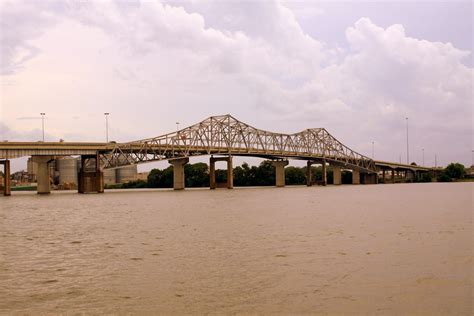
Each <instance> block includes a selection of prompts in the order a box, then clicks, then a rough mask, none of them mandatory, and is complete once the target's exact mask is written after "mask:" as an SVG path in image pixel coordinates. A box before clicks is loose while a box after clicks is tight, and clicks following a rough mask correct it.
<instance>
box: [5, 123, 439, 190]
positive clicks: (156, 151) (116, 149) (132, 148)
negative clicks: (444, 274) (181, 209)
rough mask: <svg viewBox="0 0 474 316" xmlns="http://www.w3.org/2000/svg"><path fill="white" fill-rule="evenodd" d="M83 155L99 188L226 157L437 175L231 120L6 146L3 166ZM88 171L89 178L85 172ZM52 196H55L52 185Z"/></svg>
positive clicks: (325, 138) (321, 139)
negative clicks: (157, 169) (109, 172)
mask: <svg viewBox="0 0 474 316" xmlns="http://www.w3.org/2000/svg"><path fill="white" fill-rule="evenodd" d="M77 155H80V156H81V157H82V159H81V164H82V165H83V166H86V165H87V160H88V159H93V160H95V167H94V168H95V172H96V174H95V175H86V176H90V177H92V178H93V177H95V178H94V180H91V181H98V182H100V181H102V182H103V180H101V179H100V177H101V176H100V169H109V168H120V167H123V166H127V165H132V164H140V163H146V162H152V161H159V160H169V161H170V162H171V163H173V165H174V166H175V167H176V168H179V164H178V161H179V160H186V162H187V161H188V159H189V158H190V157H196V156H204V155H223V156H227V157H229V159H230V158H231V157H232V156H253V157H261V158H266V159H271V160H273V161H274V162H275V164H277V162H278V161H280V162H281V161H286V160H287V159H300V160H306V161H307V163H308V166H310V165H311V164H312V163H320V164H322V166H323V168H325V166H326V164H329V165H332V166H333V167H334V168H338V174H340V169H341V168H342V169H350V170H353V172H356V173H357V177H358V174H359V173H361V174H366V175H368V176H371V177H372V176H374V175H376V173H377V172H378V171H380V170H381V171H383V173H384V177H385V171H386V170H392V179H393V171H394V170H397V171H402V172H405V173H407V172H412V173H413V174H416V172H428V171H430V170H431V169H430V168H425V167H420V166H412V165H404V164H399V163H392V162H383V161H374V160H373V159H371V158H369V157H366V156H364V155H362V154H360V153H357V152H356V151H354V150H352V149H350V148H349V147H347V146H346V145H344V144H343V143H341V142H340V141H338V140H337V139H336V138H335V137H334V136H332V135H331V134H330V133H329V132H328V131H327V130H326V129H324V128H311V129H305V130H303V131H301V132H298V133H294V134H283V133H274V132H269V131H265V130H262V129H258V128H255V127H252V126H250V125H248V124H246V123H243V122H241V121H239V120H237V119H235V118H234V117H233V116H231V115H221V116H212V117H209V118H207V119H205V120H203V121H201V122H199V123H197V124H194V125H192V126H189V127H186V128H184V129H181V130H178V131H176V132H173V133H168V134H165V135H161V136H157V137H153V138H148V139H143V140H138V141H133V142H128V143H115V142H109V143H87V142H81V143H78V142H74V143H73V142H8V141H4V142H0V159H1V160H0V164H4V165H5V167H4V168H5V170H7V169H8V171H9V159H11V158H18V157H22V156H32V157H33V158H34V159H35V160H36V162H37V163H39V164H43V165H44V166H47V163H48V161H49V160H48V159H49V158H48V157H51V159H52V158H53V157H55V156H77ZM213 159H216V158H213ZM186 162H185V163H186ZM42 168H43V167H42ZM45 168H46V167H44V168H43V169H42V170H46V169H47V168H46V169H45ZM278 168H280V169H278V170H277V173H279V174H280V176H281V173H282V172H283V171H282V170H283V169H282V168H283V167H281V165H280V167H278ZM83 169H84V172H85V167H84V168H83ZM83 169H81V170H83ZM6 173H7V172H6ZM8 173H9V172H8ZM8 173H7V174H8ZM324 173H325V172H324ZM43 177H45V176H43ZM5 178H7V177H5ZM307 178H308V179H311V176H310V175H308V176H307ZM97 179H98V180H97ZM84 181H86V180H84ZM87 181H88V180H87ZM87 181H86V182H87ZM180 181H181V180H180ZM283 181H284V175H283ZM357 181H358V180H357ZM38 183H39V180H38ZM102 186H103V184H102ZM5 187H7V185H5ZM47 191H48V192H49V183H48V184H47ZM38 192H39V191H38Z"/></svg>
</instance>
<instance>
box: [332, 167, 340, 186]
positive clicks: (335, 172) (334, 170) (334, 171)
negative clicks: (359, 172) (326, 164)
mask: <svg viewBox="0 0 474 316" xmlns="http://www.w3.org/2000/svg"><path fill="white" fill-rule="evenodd" d="M332 175H333V179H334V180H333V183H334V184H335V185H341V184H342V173H341V167H340V166H333V167H332Z"/></svg>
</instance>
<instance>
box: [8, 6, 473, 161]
mask: <svg viewBox="0 0 474 316" xmlns="http://www.w3.org/2000/svg"><path fill="white" fill-rule="evenodd" d="M473 10H474V9H473V4H472V2H471V1H379V2H376V1H370V2H364V1H345V2H340V1H297V2H296V1H225V2H224V1H195V0H183V1H162V2H160V1H139V0H130V1H48V0H44V1H33V0H30V1H10V0H2V1H1V2H0V51H1V58H0V59H1V60H0V61H1V64H0V66H1V68H0V80H1V83H0V84H1V85H0V89H1V90H0V92H1V95H0V139H1V140H9V141H14V140H17V141H37V140H40V139H41V137H42V136H41V134H42V131H41V117H40V115H39V113H40V112H44V113H46V119H45V134H46V140H47V141H57V140H59V139H64V140H65V141H105V134H106V133H105V118H104V112H110V116H109V139H111V140H115V141H117V142H122V141H123V142H125V141H133V140H139V139H143V138H149V137H153V136H158V135H161V134H165V133H167V132H171V131H174V130H175V129H176V122H179V127H180V128H183V127H186V126H188V125H192V124H194V123H197V122H199V121H201V120H203V119H204V118H206V117H209V116H212V115H222V114H232V115H233V116H234V117H236V118H237V119H239V120H241V121H243V122H246V123H248V124H250V125H252V126H255V127H258V128H262V129H266V130H270V131H275V132H283V133H295V132H298V131H301V130H303V129H306V128H316V127H324V128H326V129H327V130H328V131H329V132H330V133H331V134H332V135H333V136H334V137H336V138H337V139H339V140H340V141H341V142H342V143H344V144H345V145H347V146H348V147H350V148H352V149H353V150H356V151H358V152H360V153H362V154H365V155H367V156H369V157H370V156H372V148H373V150H374V157H375V159H378V160H386V161H396V162H398V161H399V160H401V161H402V162H406V124H407V119H406V118H407V117H408V131H409V154H410V162H412V161H414V162H416V163H418V164H422V159H423V158H422V156H423V152H424V157H425V159H424V160H425V165H427V166H433V165H434V164H435V155H436V156H437V164H438V166H439V165H446V164H448V163H450V162H455V161H459V162H461V163H463V164H465V165H471V163H472V159H473V152H472V150H473V148H474V146H473V141H472V140H473V122H474V120H473V89H474V83H473V82H474V69H473V65H474V57H473V54H472V53H473V24H472V21H473V15H474V11H473ZM372 144H373V145H372ZM21 168H24V161H22V162H21V163H16V164H15V163H14V165H13V169H14V170H15V169H21ZM142 170H143V168H142Z"/></svg>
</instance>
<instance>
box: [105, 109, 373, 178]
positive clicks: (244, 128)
mask: <svg viewBox="0 0 474 316" xmlns="http://www.w3.org/2000/svg"><path fill="white" fill-rule="evenodd" d="M213 154H222V155H236V156H243V155H248V156H257V157H267V158H275V159H276V158H294V159H305V160H316V161H322V160H326V161H328V162H331V163H335V164H339V165H342V166H346V167H347V168H349V169H357V170H361V171H364V172H376V169H375V164H374V161H373V160H372V159H370V158H368V157H366V156H364V155H361V154H359V153H357V152H355V151H353V150H352V149H350V148H349V147H347V146H345V145H344V144H342V143H341V142H340V141H338V140H337V139H336V138H334V137H333V136H332V135H331V134H329V133H328V132H327V131H326V130H325V129H324V128H312V129H306V130H304V131H301V132H299V133H295V134H281V133H273V132H269V131H265V130H261V129H258V128H255V127H252V126H250V125H248V124H245V123H243V122H241V121H239V120H237V119H235V118H234V117H232V116H231V115H221V116H212V117H209V118H207V119H205V120H204V121H202V122H200V123H197V124H195V125H192V126H189V127H186V128H184V129H182V130H179V131H176V132H173V133H169V134H165V135H162V136H158V137H154V138H148V139H143V140H139V141H135V142H130V143H121V144H116V145H115V147H114V148H113V150H112V152H111V153H107V154H102V155H101V160H102V164H103V166H104V167H105V168H116V167H120V166H125V165H130V164H138V163H143V162H150V161H157V160H164V159H177V158H184V157H191V156H201V155H213Z"/></svg>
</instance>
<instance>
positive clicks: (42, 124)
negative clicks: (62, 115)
mask: <svg viewBox="0 0 474 316" xmlns="http://www.w3.org/2000/svg"><path fill="white" fill-rule="evenodd" d="M40 115H41V126H42V130H43V143H44V116H45V115H46V113H42V112H41V113H40Z"/></svg>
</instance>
